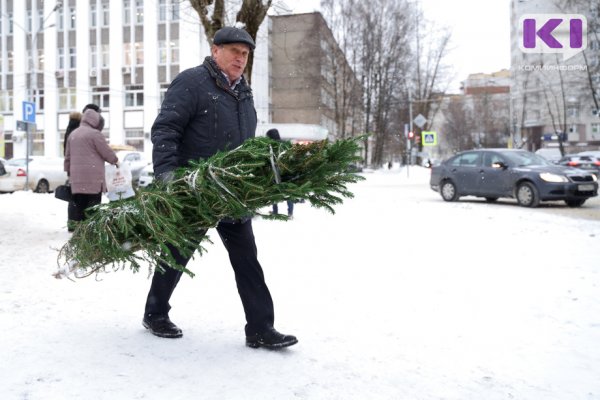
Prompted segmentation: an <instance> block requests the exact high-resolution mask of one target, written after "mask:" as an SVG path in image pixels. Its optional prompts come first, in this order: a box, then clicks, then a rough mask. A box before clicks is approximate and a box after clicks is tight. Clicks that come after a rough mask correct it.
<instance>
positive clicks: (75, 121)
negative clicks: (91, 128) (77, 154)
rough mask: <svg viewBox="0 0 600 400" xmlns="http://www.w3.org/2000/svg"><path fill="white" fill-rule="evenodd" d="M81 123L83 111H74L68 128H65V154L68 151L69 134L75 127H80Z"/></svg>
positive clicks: (70, 116)
mask: <svg viewBox="0 0 600 400" xmlns="http://www.w3.org/2000/svg"><path fill="white" fill-rule="evenodd" d="M80 123H81V113H80V112H77V111H74V112H72V113H71V114H69V125H67V129H66V130H65V141H64V142H63V154H66V153H67V140H69V135H70V134H71V132H73V131H74V130H75V129H77V128H79V124H80Z"/></svg>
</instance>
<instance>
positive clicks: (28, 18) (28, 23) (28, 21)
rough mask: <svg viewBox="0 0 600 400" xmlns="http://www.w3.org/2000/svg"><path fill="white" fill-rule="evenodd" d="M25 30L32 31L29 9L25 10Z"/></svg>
mask: <svg viewBox="0 0 600 400" xmlns="http://www.w3.org/2000/svg"><path fill="white" fill-rule="evenodd" d="M25 28H26V29H27V32H32V31H33V20H32V15H31V10H27V25H26V26H25Z"/></svg>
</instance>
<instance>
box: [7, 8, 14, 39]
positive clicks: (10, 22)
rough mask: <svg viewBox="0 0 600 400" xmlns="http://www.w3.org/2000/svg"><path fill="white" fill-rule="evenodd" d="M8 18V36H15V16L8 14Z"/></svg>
mask: <svg viewBox="0 0 600 400" xmlns="http://www.w3.org/2000/svg"><path fill="white" fill-rule="evenodd" d="M6 18H8V35H9V36H10V35H12V34H13V14H12V13H11V12H9V13H6Z"/></svg>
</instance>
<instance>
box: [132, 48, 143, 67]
mask: <svg viewBox="0 0 600 400" xmlns="http://www.w3.org/2000/svg"><path fill="white" fill-rule="evenodd" d="M134 45H135V64H136V65H143V64H144V43H142V42H135V44H134Z"/></svg>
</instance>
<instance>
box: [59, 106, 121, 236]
mask: <svg viewBox="0 0 600 400" xmlns="http://www.w3.org/2000/svg"><path fill="white" fill-rule="evenodd" d="M103 127H104V119H103V118H102V116H101V115H100V114H99V113H98V112H96V111H94V110H91V109H88V110H86V111H85V112H84V113H83V116H82V117H81V124H80V125H79V128H77V129H75V130H74V131H73V132H72V133H71V135H69V139H68V141H67V149H66V152H65V165H64V167H65V171H66V172H67V175H68V176H69V182H70V183H71V192H72V193H73V200H72V202H73V206H74V207H73V214H72V215H71V216H70V217H71V219H72V220H73V221H83V220H84V219H85V211H86V210H87V209H88V208H90V207H93V206H95V205H97V204H100V203H101V201H102V193H104V192H106V182H105V178H104V162H105V161H106V162H107V163H110V164H114V165H118V163H119V159H118V158H117V155H116V154H115V152H114V151H113V150H112V149H111V148H110V146H109V145H108V143H106V139H105V138H104V135H103V134H102V132H101V131H102V128H103ZM69 230H71V229H69Z"/></svg>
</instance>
